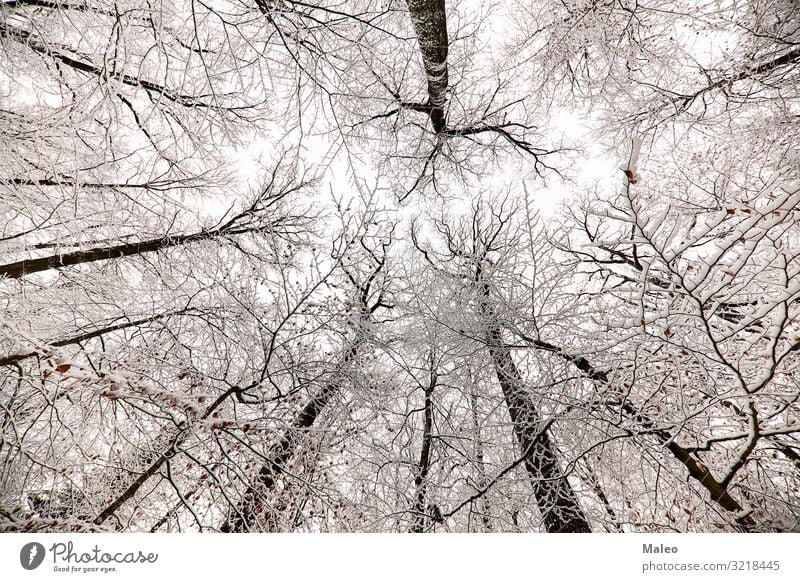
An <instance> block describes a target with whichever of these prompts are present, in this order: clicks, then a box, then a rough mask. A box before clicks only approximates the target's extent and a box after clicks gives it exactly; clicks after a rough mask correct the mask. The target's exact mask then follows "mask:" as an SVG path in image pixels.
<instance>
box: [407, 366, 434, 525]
mask: <svg viewBox="0 0 800 582" xmlns="http://www.w3.org/2000/svg"><path fill="white" fill-rule="evenodd" d="M430 361H431V370H430V380H429V381H428V385H427V386H426V387H425V404H424V408H423V411H424V416H425V418H424V420H423V427H422V449H421V450H420V454H419V463H418V465H417V474H416V476H415V477H414V486H415V487H416V489H417V498H416V501H415V503H414V526H413V527H412V528H411V532H412V533H422V532H423V531H425V517H426V514H427V512H426V510H425V505H426V504H425V500H426V494H427V489H428V470H429V469H430V464H431V444H432V440H433V437H432V435H431V431H432V429H433V391H434V389H435V388H436V381H437V379H438V376H437V374H436V369H435V365H436V364H435V362H434V358H433V354H431V360H430Z"/></svg>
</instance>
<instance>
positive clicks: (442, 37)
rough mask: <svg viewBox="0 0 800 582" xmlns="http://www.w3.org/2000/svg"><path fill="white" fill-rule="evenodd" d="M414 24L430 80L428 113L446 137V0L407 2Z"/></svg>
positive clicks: (432, 122) (435, 126)
mask: <svg viewBox="0 0 800 582" xmlns="http://www.w3.org/2000/svg"><path fill="white" fill-rule="evenodd" d="M407 3H408V11H409V12H410V13H411V22H412V24H413V25H414V31H415V32H416V33H417V41H418V42H419V50H420V52H421V53H422V64H423V66H424V67H425V76H426V77H427V79H428V102H427V104H426V109H427V113H428V115H429V116H430V118H431V124H432V125H433V130H434V131H435V132H436V133H442V132H443V131H444V130H445V129H447V123H446V121H445V114H444V111H445V109H444V108H445V103H446V102H447V84H448V78H447V43H448V41H447V19H446V17H445V12H444V0H407Z"/></svg>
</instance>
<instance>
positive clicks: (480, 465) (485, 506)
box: [470, 374, 492, 531]
mask: <svg viewBox="0 0 800 582" xmlns="http://www.w3.org/2000/svg"><path fill="white" fill-rule="evenodd" d="M471 376H472V374H470V387H471V388H470V407H471V409H472V442H473V449H474V454H475V472H476V473H477V474H478V488H479V489H481V490H485V489H486V487H487V485H488V484H489V479H488V478H487V477H486V467H485V466H484V462H483V437H481V425H480V423H479V422H478V393H477V391H476V390H475V385H474V384H473V383H472V381H471V380H472V378H471ZM478 503H479V504H480V513H481V521H482V522H483V529H484V531H492V520H491V519H490V517H489V501H488V500H487V499H486V495H481V497H480V499H478Z"/></svg>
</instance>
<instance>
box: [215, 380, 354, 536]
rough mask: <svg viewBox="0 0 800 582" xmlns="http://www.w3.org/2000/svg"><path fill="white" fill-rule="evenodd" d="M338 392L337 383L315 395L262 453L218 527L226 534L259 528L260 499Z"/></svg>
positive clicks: (270, 487)
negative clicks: (232, 509) (252, 479)
mask: <svg viewBox="0 0 800 582" xmlns="http://www.w3.org/2000/svg"><path fill="white" fill-rule="evenodd" d="M338 393H339V387H338V386H337V385H336V384H328V385H326V386H325V387H324V388H323V389H322V390H320V391H319V392H318V393H317V394H316V395H314V396H313V397H312V398H311V399H310V400H309V401H308V402H307V403H306V404H305V406H303V408H302V409H300V411H299V412H298V413H297V414H296V415H295V417H294V419H293V420H292V422H291V423H290V425H289V427H288V428H287V429H286V430H285V431H284V432H283V434H281V436H280V438H279V439H278V441H277V442H276V443H275V444H274V445H273V446H272V447H271V448H270V451H269V452H268V453H267V455H265V456H266V457H267V458H268V459H269V460H268V461H266V462H265V463H264V464H263V465H262V466H261V469H260V470H259V472H258V474H257V475H256V478H255V482H254V483H252V484H251V485H250V486H248V487H247V490H246V491H245V493H244V495H243V496H242V499H241V500H240V501H239V504H238V506H237V507H236V511H235V514H234V515H233V516H231V517H229V518H228V519H227V520H226V521H225V523H223V524H222V526H221V527H220V531H222V532H225V533H241V532H247V531H259V523H261V522H262V521H263V517H264V516H265V515H266V514H267V513H268V511H267V508H266V507H265V505H264V503H263V501H262V498H263V496H264V495H265V494H266V493H268V492H269V491H270V490H271V489H272V488H273V487H274V486H275V479H276V478H277V477H278V476H279V475H280V474H281V473H283V469H284V467H285V466H286V464H287V463H288V462H289V461H290V460H291V458H292V457H293V456H294V455H295V453H296V452H297V451H296V449H297V444H298V442H300V441H301V440H302V438H303V436H304V435H305V433H306V432H307V431H308V429H310V428H311V427H312V426H313V425H314V423H315V422H316V421H317V418H318V417H319V415H320V413H321V412H322V411H323V410H324V409H325V407H326V406H327V405H328V403H329V402H330V401H331V400H332V399H333V397H334V396H335V395H336V394H338Z"/></svg>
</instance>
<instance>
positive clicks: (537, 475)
mask: <svg viewBox="0 0 800 582" xmlns="http://www.w3.org/2000/svg"><path fill="white" fill-rule="evenodd" d="M478 281H479V282H480V284H481V287H482V295H483V297H482V305H481V311H482V312H483V315H484V317H485V320H486V344H487V345H488V347H489V353H490V354H491V357H492V363H493V364H494V369H495V373H496V374H497V380H498V382H499V383H500V387H501V388H502V389H503V395H504V397H505V401H506V406H507V407H508V413H509V415H510V416H511V422H512V423H513V425H514V434H516V436H517V440H518V441H519V444H520V446H521V447H522V454H523V455H524V463H525V468H526V469H527V470H528V474H529V475H530V478H531V484H532V485H533V495H534V498H535V499H536V503H537V504H538V506H539V511H540V512H541V514H542V518H543V521H544V526H545V529H546V530H547V531H548V532H554V533H591V531H592V530H591V528H590V527H589V522H588V521H587V519H586V516H585V514H584V513H583V510H582V509H581V506H580V504H579V503H578V497H577V495H576V494H575V492H574V491H573V489H572V486H571V485H570V484H569V481H568V480H567V477H566V475H564V474H563V473H562V472H561V469H560V468H559V466H558V453H557V451H556V447H555V444H554V443H553V441H552V439H551V438H550V435H549V433H548V431H547V430H542V427H543V424H542V420H541V417H540V416H539V411H538V410H537V409H536V405H535V404H534V402H533V400H532V399H531V396H530V393H529V392H528V390H527V389H526V387H525V383H524V382H523V381H522V377H521V375H520V373H519V370H518V369H517V365H516V364H515V363H514V360H513V358H512V357H511V349H510V348H509V347H508V346H507V345H506V344H505V343H504V342H503V336H502V330H501V329H500V325H499V323H498V321H497V315H496V313H495V312H494V309H493V308H492V307H491V305H489V285H488V284H487V283H486V282H485V281H482V280H481V277H480V273H479V276H478Z"/></svg>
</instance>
